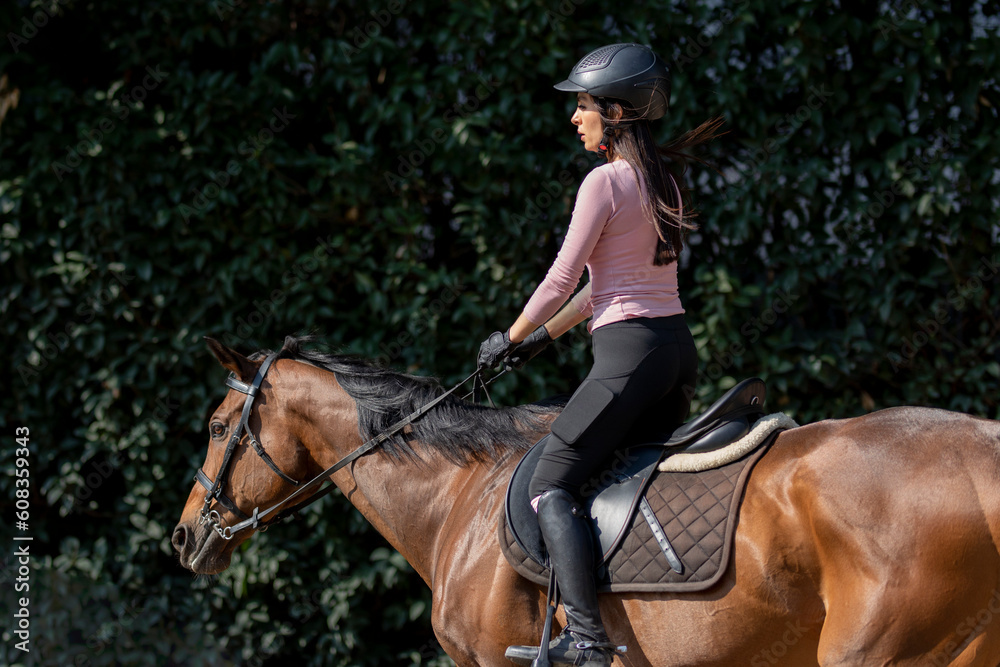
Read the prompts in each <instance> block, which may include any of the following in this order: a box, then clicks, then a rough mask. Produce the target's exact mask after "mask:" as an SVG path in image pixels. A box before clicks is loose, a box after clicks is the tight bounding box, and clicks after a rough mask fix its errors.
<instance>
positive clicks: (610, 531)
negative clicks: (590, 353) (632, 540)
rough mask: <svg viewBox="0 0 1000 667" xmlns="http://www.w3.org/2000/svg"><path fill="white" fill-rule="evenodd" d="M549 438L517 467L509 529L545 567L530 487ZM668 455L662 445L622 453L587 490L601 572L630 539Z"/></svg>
mask: <svg viewBox="0 0 1000 667" xmlns="http://www.w3.org/2000/svg"><path fill="white" fill-rule="evenodd" d="M548 438H549V436H545V437H544V438H542V439H541V440H539V441H538V442H537V443H536V444H535V445H534V446H533V447H532V448H531V449H530V450H528V452H527V453H526V454H525V455H524V457H523V458H522V459H521V461H520V463H518V464H517V468H515V469H514V475H513V477H512V478H511V481H510V485H509V486H508V487H507V497H506V499H505V503H506V509H507V512H506V520H507V527H508V529H509V530H510V533H511V535H512V536H513V537H514V540H515V541H516V542H517V544H518V546H519V547H521V549H523V550H524V552H525V553H526V554H527V555H528V556H529V557H530V558H531V559H532V560H534V561H535V562H536V563H539V564H543V565H544V564H545V563H546V562H547V561H546V555H545V541H544V540H543V539H542V532H541V530H540V529H539V528H538V519H537V517H536V515H535V511H534V509H532V507H531V498H530V497H529V492H528V485H529V483H530V482H531V475H532V473H533V472H534V470H535V467H536V465H537V464H538V458H539V457H540V456H541V455H542V451H543V449H544V448H545V442H546V441H547V440H548ZM662 455H663V446H662V445H641V446H637V447H632V448H630V449H627V450H623V451H620V452H618V453H617V454H615V456H614V458H613V459H612V462H611V463H610V465H609V467H608V468H607V469H605V470H604V471H603V472H602V473H600V474H598V475H597V476H596V479H595V484H594V486H592V487H589V488H588V487H584V488H583V489H582V493H583V495H584V497H583V501H584V504H585V507H586V510H587V513H588V515H589V516H590V517H591V524H592V526H593V530H594V535H595V537H596V538H597V542H598V546H599V547H600V555H601V558H600V562H599V563H597V565H598V566H600V565H602V564H603V563H604V562H605V561H606V560H607V559H608V558H609V557H610V555H611V552H612V551H614V548H615V547H616V546H618V544H619V543H620V542H621V540H622V539H623V538H624V537H625V532H626V529H627V528H628V526H629V523H630V521H631V518H632V516H633V515H634V514H635V509H636V507H637V506H638V503H639V500H640V499H641V498H642V494H643V492H644V491H645V490H646V486H647V485H648V484H649V480H650V479H652V475H653V474H654V472H655V471H656V464H657V463H659V462H660V457H661V456H662Z"/></svg>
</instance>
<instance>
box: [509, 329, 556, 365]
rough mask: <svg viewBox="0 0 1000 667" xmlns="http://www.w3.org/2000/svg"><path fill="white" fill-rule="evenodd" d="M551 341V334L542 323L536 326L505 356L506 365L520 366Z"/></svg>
mask: <svg viewBox="0 0 1000 667" xmlns="http://www.w3.org/2000/svg"><path fill="white" fill-rule="evenodd" d="M551 342H552V336H550V335H549V332H548V330H547V329H546V328H545V326H544V325H542V326H540V327H538V328H537V329H535V330H534V331H532V332H531V333H530V334H528V336H527V338H525V339H524V340H522V341H521V342H520V343H518V344H516V345H515V346H514V348H513V349H512V350H511V351H510V354H509V355H508V356H507V365H508V366H509V367H510V368H521V367H522V366H524V365H525V364H526V363H528V361H529V360H530V359H532V358H534V357H535V356H536V355H537V354H538V353H539V352H541V351H542V350H544V349H545V348H546V347H548V345H549V343H551Z"/></svg>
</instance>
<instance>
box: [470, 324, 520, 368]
mask: <svg viewBox="0 0 1000 667" xmlns="http://www.w3.org/2000/svg"><path fill="white" fill-rule="evenodd" d="M514 346H515V343H511V342H510V333H509V332H507V331H494V332H493V333H491V334H490V337H489V338H487V339H486V340H484V341H483V344H482V345H480V346H479V358H478V363H479V369H480V370H483V369H484V368H496V366H497V365H498V364H499V363H500V362H501V361H503V359H504V357H506V356H507V354H508V353H509V352H510V351H511V350H512V349H513V348H514Z"/></svg>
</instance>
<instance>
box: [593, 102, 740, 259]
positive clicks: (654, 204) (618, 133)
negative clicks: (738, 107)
mask: <svg viewBox="0 0 1000 667" xmlns="http://www.w3.org/2000/svg"><path fill="white" fill-rule="evenodd" d="M595 101H596V102H597V108H598V110H599V111H600V113H601V120H603V121H604V127H605V128H606V130H605V135H604V138H605V140H606V141H607V144H606V145H607V152H606V157H607V158H608V161H609V162H610V161H611V160H614V159H615V158H617V157H621V158H623V159H624V160H625V161H626V162H628V163H629V164H630V165H631V166H632V169H633V170H634V171H635V174H636V178H641V179H642V180H643V181H644V182H645V183H646V199H645V200H644V201H643V202H642V207H643V210H644V211H646V214H647V215H649V217H650V218H652V220H653V226H654V227H655V228H656V235H657V237H658V239H657V242H656V250H655V252H654V254H653V264H654V265H656V266H666V265H667V264H670V263H671V262H675V261H677V258H678V257H680V254H681V251H682V250H683V249H684V236H685V233H686V232H688V231H693V230H695V229H697V228H698V225H697V224H695V223H694V221H693V219H694V218H695V217H696V215H697V214H696V213H694V211H692V210H691V208H690V207H684V206H682V202H683V200H684V199H686V198H688V197H685V195H687V194H688V190H687V188H685V187H684V185H683V184H682V183H681V180H680V178H679V176H680V175H679V174H675V173H674V172H673V171H672V170H671V168H670V164H676V165H678V166H679V167H680V170H681V174H683V173H684V172H685V171H686V170H687V166H688V162H689V161H691V160H693V161H695V162H700V163H701V164H705V165H707V163H706V162H705V161H704V160H702V159H701V158H699V157H697V156H694V155H691V154H689V153H687V152H686V151H687V150H688V149H690V148H693V147H694V146H698V145H699V144H703V143H706V142H708V141H711V140H712V139H714V138H716V137H718V136H720V134H724V133H720V132H719V129H720V128H721V127H722V124H723V123H724V122H725V120H724V119H723V118H721V117H716V118H712V119H709V120H706V121H705V122H704V123H702V124H701V125H699V126H698V127H696V128H694V129H693V130H689V131H687V132H685V133H684V134H682V135H681V136H680V137H678V138H677V139H674V140H673V141H671V142H669V143H667V144H664V145H662V146H657V145H656V142H655V141H654V140H653V133H652V131H651V130H650V127H649V121H647V120H644V119H641V118H639V117H638V116H639V114H638V113H637V112H636V111H635V109H632V108H631V107H630V106H628V105H626V104H622V103H620V102H618V101H617V100H612V99H607V98H596V99H595ZM668 161H669V163H670V164H668ZM709 166H710V165H709ZM674 183H676V184H677V188H678V189H679V190H680V193H681V201H678V200H677V191H676V190H674Z"/></svg>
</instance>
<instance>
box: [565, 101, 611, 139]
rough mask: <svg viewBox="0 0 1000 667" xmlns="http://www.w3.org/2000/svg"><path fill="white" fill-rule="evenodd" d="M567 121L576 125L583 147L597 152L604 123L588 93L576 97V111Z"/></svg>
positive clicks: (602, 134)
mask: <svg viewBox="0 0 1000 667" xmlns="http://www.w3.org/2000/svg"><path fill="white" fill-rule="evenodd" d="M569 120H570V122H571V123H573V124H574V125H576V131H577V133H578V134H579V135H580V139H581V141H583V147H584V148H586V149H587V150H588V151H593V152H595V153H596V152H598V150H599V147H600V145H601V138H602V137H603V136H604V122H603V121H602V120H601V113H600V112H599V111H598V110H597V103H596V102H594V98H593V97H591V96H590V93H579V94H578V95H577V96H576V111H575V112H574V113H573V117H572V118H570V119H569Z"/></svg>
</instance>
